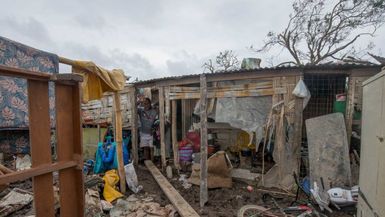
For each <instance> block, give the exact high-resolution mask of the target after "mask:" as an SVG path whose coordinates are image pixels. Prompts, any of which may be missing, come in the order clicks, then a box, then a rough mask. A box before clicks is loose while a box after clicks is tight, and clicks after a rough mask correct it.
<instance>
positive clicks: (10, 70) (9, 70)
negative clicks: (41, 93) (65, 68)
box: [0, 65, 52, 81]
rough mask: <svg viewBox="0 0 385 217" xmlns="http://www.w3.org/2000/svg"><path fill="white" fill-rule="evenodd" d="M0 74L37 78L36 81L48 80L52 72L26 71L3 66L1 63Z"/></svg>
mask: <svg viewBox="0 0 385 217" xmlns="http://www.w3.org/2000/svg"><path fill="white" fill-rule="evenodd" d="M0 75H1V76H11V77H18V78H25V79H30V80H38V81H48V80H50V78H51V76H52V74H49V73H43V72H34V71H28V70H25V69H18V68H12V67H8V66H3V65H0Z"/></svg>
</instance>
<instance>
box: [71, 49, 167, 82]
mask: <svg viewBox="0 0 385 217" xmlns="http://www.w3.org/2000/svg"><path fill="white" fill-rule="evenodd" d="M63 51H65V55H67V56H69V57H71V58H73V59H80V60H90V61H93V62H95V63H96V64H98V65H100V66H102V67H104V68H107V69H113V68H118V69H123V70H124V72H125V73H126V75H127V76H129V77H131V78H132V79H135V78H138V79H139V80H146V79H150V78H153V77H161V76H162V70H160V69H157V68H155V67H154V66H153V65H152V64H151V63H150V61H149V60H148V59H146V58H145V57H143V56H142V55H140V54H138V53H133V54H128V53H126V52H124V51H122V50H119V49H113V50H110V51H107V52H103V51H102V50H101V49H100V48H98V47H96V46H85V45H82V44H79V43H73V42H68V43H65V45H64V46H63Z"/></svg>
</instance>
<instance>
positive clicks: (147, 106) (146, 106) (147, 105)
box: [143, 97, 151, 110]
mask: <svg viewBox="0 0 385 217" xmlns="http://www.w3.org/2000/svg"><path fill="white" fill-rule="evenodd" d="M143 107H144V110H150V109H151V99H150V98H148V97H146V98H144V101H143Z"/></svg>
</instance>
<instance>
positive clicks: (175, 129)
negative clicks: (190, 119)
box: [171, 100, 180, 170]
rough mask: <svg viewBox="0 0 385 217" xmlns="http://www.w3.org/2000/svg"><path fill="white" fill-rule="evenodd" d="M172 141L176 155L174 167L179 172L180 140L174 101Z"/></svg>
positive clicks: (174, 102) (172, 102)
mask: <svg viewBox="0 0 385 217" xmlns="http://www.w3.org/2000/svg"><path fill="white" fill-rule="evenodd" d="M171 107H172V108H171V113H172V114H171V128H172V129H171V133H172V136H171V141H172V150H173V153H174V165H175V168H176V169H177V170H179V169H180V165H179V148H178V138H177V126H176V125H177V121H176V118H177V117H176V109H177V106H176V101H175V100H172V101H171Z"/></svg>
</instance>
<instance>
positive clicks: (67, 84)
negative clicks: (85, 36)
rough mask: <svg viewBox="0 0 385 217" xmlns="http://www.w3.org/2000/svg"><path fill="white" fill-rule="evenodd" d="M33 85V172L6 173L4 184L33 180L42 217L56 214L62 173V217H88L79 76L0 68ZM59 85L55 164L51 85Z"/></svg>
mask: <svg viewBox="0 0 385 217" xmlns="http://www.w3.org/2000/svg"><path fill="white" fill-rule="evenodd" d="M0 75H5V76H12V77H19V78H25V79H27V82H28V100H29V103H28V105H29V122H30V126H29V129H30V131H29V133H30V146H31V157H32V168H31V169H27V170H23V171H19V172H13V173H9V174H7V175H0V184H5V183H10V182H14V181H17V180H25V179H28V178H32V180H33V191H34V207H35V211H36V216H55V210H54V194H53V175H52V172H54V171H59V183H60V186H59V187H60V207H61V209H60V211H61V213H60V216H68V217H70V216H84V187H83V173H82V169H83V159H82V143H81V142H82V138H81V122H80V120H81V118H80V87H79V82H80V81H82V77H81V76H79V75H67V74H65V75H63V74H57V75H50V74H46V73H37V72H31V71H28V70H21V69H13V68H9V67H4V66H0ZM49 81H54V82H55V99H56V101H55V102H56V136H57V154H58V162H56V163H52V161H51V159H52V157H51V155H52V153H51V145H50V137H51V136H50V124H49V102H48V82H49Z"/></svg>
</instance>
